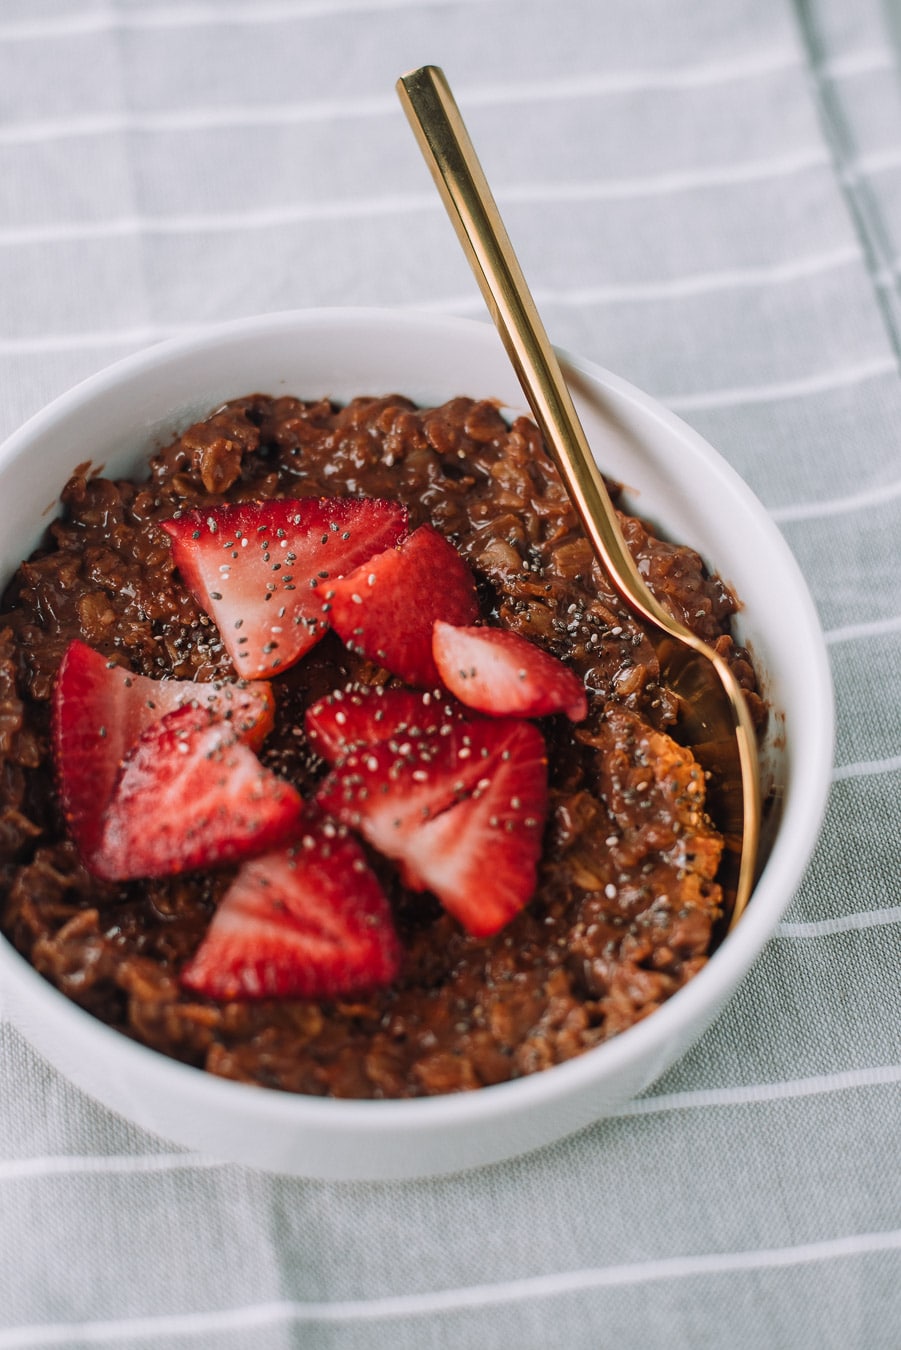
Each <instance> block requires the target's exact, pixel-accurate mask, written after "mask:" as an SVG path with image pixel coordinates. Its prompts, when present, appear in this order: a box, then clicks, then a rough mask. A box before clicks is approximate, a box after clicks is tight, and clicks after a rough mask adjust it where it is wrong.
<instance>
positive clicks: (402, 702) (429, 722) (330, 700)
mask: <svg viewBox="0 0 901 1350" xmlns="http://www.w3.org/2000/svg"><path fill="white" fill-rule="evenodd" d="M464 713H465V709H463V708H461V707H460V704H459V703H457V702H456V700H455V699H452V698H449V697H448V695H447V693H446V692H445V691H444V690H443V689H436V690H434V691H433V692H429V691H420V690H418V689H401V688H399V687H397V686H395V687H393V688H386V687H385V686H384V685H357V686H352V687H350V688H348V689H346V690H341V689H336V690H335V692H334V693H332V694H327V695H326V696H325V698H321V699H318V700H317V702H316V703H313V704H311V705H310V707H309V708H308V709H307V711H306V715H305V718H304V725H305V727H306V732H307V737H308V739H309V742H310V745H311V746H312V747H313V749H314V750H315V751H316V753H317V754H318V755H321V756H322V758H323V759H325V760H328V762H329V763H330V764H335V763H336V762H337V761H338V760H340V759H343V758H344V757H345V756H346V755H348V754H349V753H350V752H351V751H352V750H360V749H362V748H363V747H365V746H369V745H379V744H381V743H382V742H383V741H391V740H395V739H397V738H398V737H401V738H409V737H414V738H417V739H418V738H419V737H422V736H437V735H438V734H439V733H441V729H442V727H444V726H445V725H446V724H447V723H448V722H450V721H454V720H458V719H459V718H460V717H462V716H463V715H464Z"/></svg>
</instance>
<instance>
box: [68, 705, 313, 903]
mask: <svg viewBox="0 0 901 1350" xmlns="http://www.w3.org/2000/svg"><path fill="white" fill-rule="evenodd" d="M302 811H303V802H302V800H301V798H300V795H299V793H298V792H297V791H296V790H295V789H294V788H293V787H292V786H291V784H290V783H286V782H285V781H284V780H283V779H281V778H278V777H276V775H275V774H273V773H271V772H270V771H269V770H268V769H265V768H264V767H263V765H262V764H261V763H260V761H259V760H258V759H257V757H256V755H255V754H254V753H253V751H252V750H249V749H248V747H247V746H246V745H244V744H242V742H241V741H239V740H238V739H237V737H236V735H235V733H234V731H232V730H231V728H230V727H229V725H228V723H226V722H223V721H222V720H221V719H219V718H216V717H212V716H211V715H210V714H209V713H208V712H207V711H206V710H205V709H203V708H197V707H191V706H190V705H187V706H185V707H183V708H176V709H175V711H174V712H170V713H167V714H166V716H165V717H163V718H162V720H161V721H159V722H154V723H153V725H152V726H149V727H148V728H147V729H146V730H145V731H144V732H143V734H142V735H141V736H140V737H139V739H138V741H137V743H136V744H135V746H134V748H133V749H132V750H131V751H130V752H129V753H128V754H127V755H126V757H125V760H124V762H123V764H122V769H121V772H120V774H119V777H118V779H117V781H116V783H115V786H114V788H113V793H112V797H111V799H110V801H109V804H108V805H107V808H106V811H105V812H104V813H103V817H102V820H101V826H100V832H99V838H98V840H97V844H96V847H95V848H94V849H93V851H92V852H91V854H90V856H89V857H88V859H87V860H86V861H87V865H88V866H89V867H90V869H91V871H92V872H94V873H95V875H97V876H99V877H102V878H103V879H104V880H106V881H128V880H132V879H134V878H137V877H160V876H172V875H176V874H178V873H181V872H187V871H191V870H193V869H195V868H202V867H216V866H219V865H222V864H225V863H232V862H237V861H239V860H241V859H243V858H247V857H251V856H253V855H254V854H257V853H262V852H264V851H265V850H267V849H270V848H274V847H276V846H277V845H279V844H281V843H283V842H284V841H285V840H286V839H288V838H290V836H291V834H292V833H293V832H294V831H295V830H296V829H297V824H298V821H299V820H300V817H301V814H302Z"/></svg>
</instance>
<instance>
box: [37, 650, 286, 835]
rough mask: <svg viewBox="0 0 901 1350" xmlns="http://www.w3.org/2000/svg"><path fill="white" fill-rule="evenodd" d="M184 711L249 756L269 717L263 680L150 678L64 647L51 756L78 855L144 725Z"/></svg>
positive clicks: (269, 697)
mask: <svg viewBox="0 0 901 1350" xmlns="http://www.w3.org/2000/svg"><path fill="white" fill-rule="evenodd" d="M186 705H190V706H192V707H195V708H200V709H204V710H205V711H206V712H208V713H209V714H210V715H211V716H215V717H217V718H219V719H221V720H222V721H224V722H226V723H227V724H228V725H229V727H230V728H231V730H232V732H233V733H234V734H235V736H237V738H238V739H240V740H243V741H244V742H245V743H246V744H247V745H249V746H250V747H251V748H252V749H254V750H256V749H258V748H259V746H260V745H261V744H262V742H263V740H264V738H265V736H266V735H267V733H268V732H269V731H270V730H271V729H272V724H273V720H274V716H275V699H274V697H273V694H272V689H271V687H270V686H269V685H268V684H267V683H266V682H265V681H263V680H257V681H255V682H254V683H253V684H245V683H242V682H238V681H229V682H225V681H223V682H218V681H217V682H216V683H210V684H205V683H199V682H197V681H196V680H151V679H149V678H148V677H147V676H146V675H133V674H131V672H130V671H127V670H124V669H123V668H122V667H121V666H118V665H116V664H115V663H113V662H110V661H108V660H107V658H106V657H105V656H102V655H101V653H100V652H96V651H94V650H93V649H92V648H91V647H88V646H86V645H85V643H83V642H79V641H77V640H76V641H74V642H71V643H70V644H69V646H68V647H67V648H66V652H65V655H64V656H63V659H62V662H61V664H60V668H59V673H58V675H57V678H56V683H55V685H54V689H53V701H52V739H53V756H54V761H55V765H56V774H57V782H58V785H59V793H60V799H61V801H62V807H63V812H64V814H65V817H66V822H67V824H68V827H69V831H70V833H71V835H72V837H73V839H74V840H75V843H76V845H77V847H78V849H79V852H80V853H81V854H82V856H83V857H85V858H88V857H90V855H91V854H92V853H93V851H94V849H95V848H96V846H97V842H98V840H99V837H100V830H101V817H102V814H103V811H104V810H105V808H106V805H107V803H108V801H109V799H110V796H111V795H112V791H113V785H114V783H115V781H116V776H117V774H118V773H119V770H120V768H121V763H122V760H123V758H124V757H125V755H126V754H127V752H128V751H129V750H130V749H131V747H132V746H133V745H134V744H135V742H136V741H137V740H138V738H139V737H140V735H141V734H142V732H143V731H145V730H146V728H147V727H149V726H151V725H152V724H153V723H154V722H158V721H160V719H161V718H163V717H164V716H165V715H166V714H167V713H169V712H172V711H173V710H174V709H175V708H181V707H184V706H186Z"/></svg>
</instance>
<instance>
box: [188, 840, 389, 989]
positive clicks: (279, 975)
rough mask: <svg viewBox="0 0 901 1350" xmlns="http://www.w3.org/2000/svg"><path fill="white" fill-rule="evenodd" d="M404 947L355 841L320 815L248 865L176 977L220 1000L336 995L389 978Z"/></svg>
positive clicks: (386, 902)
mask: <svg viewBox="0 0 901 1350" xmlns="http://www.w3.org/2000/svg"><path fill="white" fill-rule="evenodd" d="M400 957H401V948H400V943H399V941H398V939H397V934H396V932H395V929H394V923H393V920H392V916H391V910H390V907H389V905H388V901H387V900H386V898H385V896H384V894H383V892H382V889H381V887H380V886H379V883H378V881H377V880H376V878H375V876H374V874H373V873H372V871H371V870H370V868H369V867H368V865H367V863H366V861H365V859H364V857H363V853H362V850H361V848H360V846H359V844H358V843H357V842H356V840H355V839H353V838H352V837H351V836H349V835H347V834H346V833H344V832H342V831H341V830H340V827H337V826H335V825H334V824H333V823H331V822H328V821H324V820H322V819H321V818H320V817H318V815H316V816H312V815H311V816H310V817H308V818H307V819H306V821H305V822H304V833H303V835H302V837H300V838H299V839H298V840H297V842H295V843H292V844H291V845H290V846H289V847H286V848H282V849H278V850H274V851H272V852H269V853H265V854H263V856H262V857H259V858H254V859H253V860H252V861H250V862H246V863H244V865H243V866H242V867H241V869H240V871H239V872H238V875H237V877H236V878H235V880H234V882H233V883H232V885H231V887H230V888H229V890H228V891H227V892H226V894H225V897H224V899H223V900H222V903H221V904H220V906H219V908H218V909H217V911H216V913H215V915H214V916H213V919H212V922H211V923H210V926H209V928H208V929H207V932H206V935H205V937H204V939H203V941H202V942H201V944H200V947H199V948H198V950H197V952H196V954H195V955H194V957H193V959H192V960H191V961H190V962H189V963H188V965H187V966H186V967H185V969H184V970H183V971H182V974H181V982H182V984H183V985H184V986H185V987H186V988H187V989H191V990H193V991H194V992H195V993H199V994H205V995H207V996H208V997H210V998H216V999H255V998H316V999H320V998H338V997H342V996H347V995H349V994H357V993H363V992H365V991H366V990H369V989H374V988H377V987H378V986H381V985H386V984H390V983H391V981H392V980H393V979H394V978H395V976H396V975H397V972H398V969H399V967H400Z"/></svg>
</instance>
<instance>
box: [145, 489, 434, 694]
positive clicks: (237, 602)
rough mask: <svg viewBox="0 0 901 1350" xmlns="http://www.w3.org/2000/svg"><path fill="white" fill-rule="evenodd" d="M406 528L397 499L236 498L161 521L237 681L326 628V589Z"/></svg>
mask: <svg viewBox="0 0 901 1350" xmlns="http://www.w3.org/2000/svg"><path fill="white" fill-rule="evenodd" d="M406 528H407V512H406V508H405V507H403V506H402V505H401V504H400V503H399V502H394V501H385V500H382V499H378V498H352V497H334V498H328V497H309V498H304V499H302V500H300V501H288V500H281V499H279V500H274V501H264V502H240V503H237V504H232V505H227V506H217V507H214V508H212V509H211V510H209V511H202V510H199V509H194V510H190V511H185V512H184V513H183V514H182V515H180V516H178V517H176V518H175V519H173V520H167V521H164V522H163V529H164V530H166V532H167V534H168V535H169V537H170V539H171V540H172V554H173V558H174V560H175V563H176V565H177V567H178V569H179V571H180V573H181V576H182V579H183V580H184V582H185V585H186V586H187V587H188V589H189V590H190V591H191V593H192V594H193V596H194V598H195V599H196V601H197V603H198V604H199V605H200V606H201V607H202V608H203V609H204V610H205V611H206V613H207V614H209V615H210V617H211V618H212V619H213V620H214V622H215V623H216V625H217V627H218V629H219V633H220V636H221V638H222V642H223V645H224V647H225V649H226V651H227V652H228V654H229V656H230V657H231V660H232V662H233V664H234V667H235V669H236V670H237V672H238V674H239V675H240V676H242V677H243V678H245V679H259V678H261V677H269V676H272V675H276V674H278V672H279V671H282V670H285V669H286V668H287V667H288V666H290V665H293V664H294V662H295V661H297V660H299V659H300V657H301V656H303V655H304V653H305V652H307V651H309V650H310V648H311V647H313V646H314V645H315V643H317V642H318V641H319V639H320V638H321V637H322V635H323V634H324V633H325V631H326V628H327V620H328V609H327V605H328V601H327V600H326V598H325V596H326V592H327V591H328V589H329V588H330V587H331V585H332V583H333V582H334V581H335V580H336V579H337V578H338V577H342V576H344V575H345V574H346V573H348V572H351V571H353V569H354V568H356V567H357V566H358V565H359V564H360V563H362V562H365V560H366V559H367V558H369V557H371V556H372V555H373V554H377V553H380V552H381V551H382V550H384V549H386V548H389V547H391V546H393V545H394V544H395V543H397V541H398V540H399V539H401V538H402V536H403V535H404V534H405V532H406Z"/></svg>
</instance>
